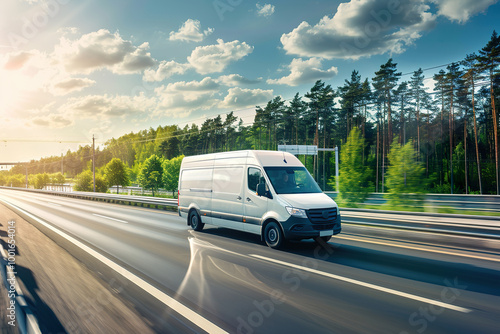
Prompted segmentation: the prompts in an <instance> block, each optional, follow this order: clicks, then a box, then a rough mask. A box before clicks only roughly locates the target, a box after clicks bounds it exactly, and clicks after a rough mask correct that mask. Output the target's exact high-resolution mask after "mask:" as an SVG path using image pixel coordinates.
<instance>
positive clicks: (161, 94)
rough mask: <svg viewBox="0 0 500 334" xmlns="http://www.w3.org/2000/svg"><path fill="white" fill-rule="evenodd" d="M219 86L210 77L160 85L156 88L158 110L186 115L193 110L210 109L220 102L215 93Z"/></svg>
mask: <svg viewBox="0 0 500 334" xmlns="http://www.w3.org/2000/svg"><path fill="white" fill-rule="evenodd" d="M219 87H220V86H219V84H218V83H217V82H216V81H215V80H214V79H212V78H210V77H207V78H204V79H203V80H201V81H190V82H185V81H179V82H175V83H171V84H168V85H167V86H162V87H158V88H156V89H155V93H156V95H157V96H158V108H157V109H156V112H157V113H161V114H166V115H169V116H179V114H182V115H183V116H184V115H188V114H189V113H190V112H191V111H193V110H197V109H210V108H212V107H213V106H214V105H215V104H216V103H217V102H218V100H217V99H215V98H214V95H215V94H216V93H217V92H218V90H219Z"/></svg>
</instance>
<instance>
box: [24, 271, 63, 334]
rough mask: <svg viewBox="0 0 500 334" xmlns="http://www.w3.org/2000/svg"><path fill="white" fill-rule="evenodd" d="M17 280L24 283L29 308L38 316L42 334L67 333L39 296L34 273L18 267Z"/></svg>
mask: <svg viewBox="0 0 500 334" xmlns="http://www.w3.org/2000/svg"><path fill="white" fill-rule="evenodd" d="M16 271H17V276H16V278H17V279H19V280H21V281H22V282H23V283H24V286H25V289H26V290H28V292H29V295H30V296H31V298H29V297H28V296H26V295H25V296H24V297H25V299H26V302H27V304H28V307H29V308H30V309H31V310H32V311H33V313H34V314H35V315H36V317H37V319H38V322H39V326H40V330H41V331H42V333H67V331H66V330H65V328H64V327H63V325H62V324H61V322H60V321H59V319H58V318H57V316H56V314H55V313H54V311H52V309H51V308H50V307H49V306H48V305H47V304H46V303H45V302H44V301H43V299H41V298H40V296H39V295H38V291H39V286H38V283H37V281H36V278H35V276H34V275H33V272H32V271H31V270H30V269H28V268H25V267H22V266H16Z"/></svg>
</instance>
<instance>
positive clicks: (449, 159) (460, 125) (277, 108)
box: [11, 32, 500, 194]
mask: <svg viewBox="0 0 500 334" xmlns="http://www.w3.org/2000/svg"><path fill="white" fill-rule="evenodd" d="M499 65H500V38H499V37H498V35H497V33H496V32H493V34H492V36H491V39H490V40H489V41H488V43H487V44H486V45H485V46H484V47H483V48H482V49H481V50H479V51H478V53H477V54H476V53H472V54H470V55H467V56H466V57H465V58H464V59H463V60H462V61H460V62H456V63H451V64H447V65H445V66H443V68H442V69H441V70H440V71H439V72H438V73H437V74H434V75H433V76H432V77H426V76H425V75H424V70H422V69H417V70H416V71H414V72H413V73H410V74H404V75H403V74H402V73H401V72H398V70H397V64H396V63H394V62H393V60H392V59H389V60H388V61H387V62H386V63H385V64H382V65H381V66H380V69H379V70H378V71H377V72H375V73H374V74H371V78H365V79H362V77H361V75H360V74H359V72H358V71H356V70H354V71H353V72H352V74H351V77H350V78H348V79H346V80H345V82H344V84H343V86H341V87H337V88H334V87H332V86H331V85H329V84H327V83H326V82H323V81H321V80H319V81H317V82H316V83H315V84H314V86H313V87H312V88H311V89H310V90H309V91H308V92H307V93H305V94H304V95H303V96H301V95H300V94H299V93H297V94H296V95H295V96H294V97H293V98H292V99H291V100H284V99H282V98H281V97H279V96H278V97H276V98H274V99H273V100H271V101H269V102H268V103H267V104H266V105H265V106H257V107H256V115H255V118H254V120H253V122H248V123H245V122H244V121H243V120H242V119H241V118H238V117H236V116H235V114H234V112H230V113H228V114H226V115H224V116H223V117H222V116H217V117H214V118H209V119H206V120H205V121H204V122H203V124H201V126H198V125H196V124H192V125H190V126H188V125H186V126H185V127H183V128H180V127H179V126H177V125H171V126H159V127H158V128H157V129H153V128H150V129H149V130H143V131H140V132H137V133H130V134H127V135H124V136H121V137H119V138H117V139H111V140H109V141H108V142H106V145H105V147H104V148H103V149H102V150H100V149H97V150H96V167H103V166H104V165H105V164H107V163H108V162H109V161H110V160H111V159H112V158H119V159H121V160H122V161H123V162H124V163H125V164H126V165H127V166H129V167H130V168H131V171H132V173H131V180H132V182H136V179H137V175H138V173H139V171H140V169H141V166H142V164H143V163H144V161H146V159H147V158H149V157H151V156H152V155H154V154H156V155H158V156H159V157H163V158H165V159H172V158H174V157H177V156H179V155H186V156H189V155H195V154H203V153H211V152H220V151H231V150H241V149H263V150H276V149H277V146H278V144H289V145H292V144H293V145H294V144H300V145H306V144H307V145H313V144H314V145H318V147H320V148H322V147H325V148H333V147H335V146H339V147H340V149H341V150H342V144H343V143H345V141H346V139H347V136H348V134H349V133H350V130H351V129H352V128H354V127H356V128H359V129H360V132H361V135H362V137H363V138H364V142H365V147H364V148H363V150H362V152H361V154H362V163H363V164H364V165H366V166H367V167H369V170H371V171H373V173H372V174H373V175H372V176H371V180H370V184H373V191H376V192H383V191H384V190H385V185H384V182H385V180H384V175H385V172H386V168H387V163H388V155H389V153H390V150H391V143H392V142H393V139H394V138H398V141H399V143H400V145H404V144H406V143H408V142H410V141H411V142H412V143H413V145H414V149H415V150H416V151H417V158H418V161H419V162H420V163H421V164H422V166H423V167H424V168H425V173H424V175H425V178H426V182H427V184H429V189H428V190H429V191H432V192H438V193H450V192H453V193H484V194H486V193H490V194H497V193H498V191H499V188H500V185H499V183H498V171H499V168H498V110H497V109H498V106H499V105H500V103H499V102H500V101H499V99H498V97H499V93H500V75H499V73H500V72H499ZM403 78H404V79H405V80H403ZM426 80H432V82H433V83H434V86H435V88H434V90H433V91H427V90H426V89H425V86H424V84H425V81H426ZM91 158H92V148H91V146H85V147H80V148H79V149H78V150H77V151H76V152H70V151H68V152H67V153H66V155H64V157H63V158H61V157H50V158H44V159H41V160H38V161H32V162H30V163H29V164H28V166H27V168H28V172H29V173H30V174H38V173H44V172H46V173H55V172H61V171H62V172H63V173H64V174H65V175H66V176H68V177H74V176H75V175H77V174H79V173H81V172H82V171H83V170H86V169H88V168H89V163H90V160H91ZM300 158H301V159H302V161H303V162H304V163H305V164H306V166H307V167H308V168H309V169H310V171H311V172H312V173H313V174H314V175H315V177H316V180H317V181H318V183H319V185H320V186H321V187H323V188H324V189H325V190H332V186H331V184H332V183H331V182H330V185H329V184H328V183H329V181H330V180H331V177H332V174H333V173H334V165H333V160H334V159H333V155H332V153H330V152H328V153H320V155H319V156H318V157H317V159H313V158H312V157H307V158H306V157H300ZM341 163H342V161H341ZM25 171H26V166H16V167H14V168H13V170H12V171H11V173H13V174H16V173H18V174H24V173H25Z"/></svg>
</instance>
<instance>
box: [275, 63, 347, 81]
mask: <svg viewBox="0 0 500 334" xmlns="http://www.w3.org/2000/svg"><path fill="white" fill-rule="evenodd" d="M321 67H322V65H321V59H318V58H311V59H308V60H302V58H295V59H293V60H292V62H291V63H290V65H288V68H289V69H290V74H289V75H287V76H284V77H282V78H280V79H268V80H267V83H268V84H279V85H288V86H297V85H300V84H304V83H309V82H315V81H316V80H319V79H330V78H333V77H334V76H336V75H337V73H338V69H337V68H336V67H330V68H329V69H328V70H322V69H321Z"/></svg>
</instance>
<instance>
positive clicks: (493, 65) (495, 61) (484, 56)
mask: <svg viewBox="0 0 500 334" xmlns="http://www.w3.org/2000/svg"><path fill="white" fill-rule="evenodd" d="M479 62H480V64H481V65H480V68H481V70H482V71H483V72H486V73H487V74H488V76H489V79H490V103H491V114H492V120H493V136H494V142H495V151H494V152H495V166H496V173H495V174H496V184H497V195H500V170H499V166H498V164H499V161H498V159H499V156H498V154H499V153H498V116H497V112H496V106H495V89H494V80H495V77H496V76H497V75H498V73H499V70H498V67H499V65H500V37H499V36H498V34H497V32H496V31H493V34H492V35H491V39H490V40H489V42H488V43H487V44H486V46H485V47H484V48H482V49H481V50H479Z"/></svg>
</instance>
